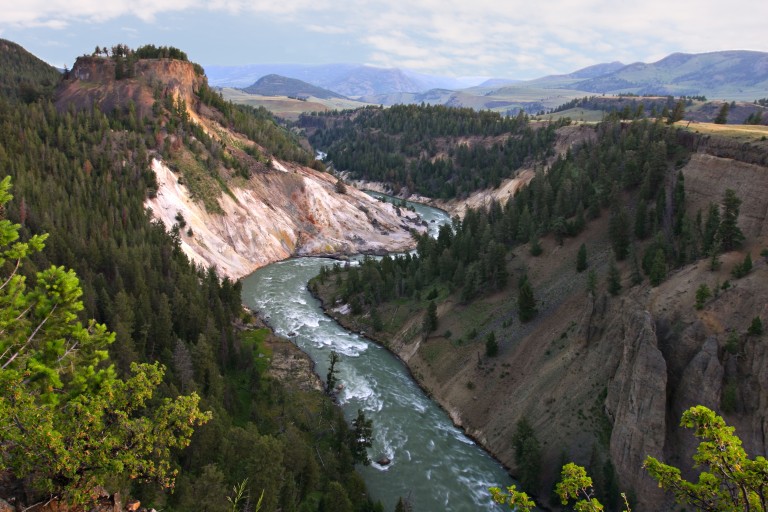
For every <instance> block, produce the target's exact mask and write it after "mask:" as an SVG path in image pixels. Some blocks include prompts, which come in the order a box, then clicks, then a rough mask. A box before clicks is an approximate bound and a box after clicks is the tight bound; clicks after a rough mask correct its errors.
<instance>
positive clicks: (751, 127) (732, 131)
mask: <svg viewBox="0 0 768 512" xmlns="http://www.w3.org/2000/svg"><path fill="white" fill-rule="evenodd" d="M675 126H677V127H679V128H684V129H686V130H689V131H692V132H699V133H705V134H710V135H719V136H722V137H728V138H729V139H735V140H737V141H739V142H758V141H764V140H765V139H764V138H763V137H768V126H764V125H755V124H714V123H689V122H688V121H679V122H677V123H675Z"/></svg>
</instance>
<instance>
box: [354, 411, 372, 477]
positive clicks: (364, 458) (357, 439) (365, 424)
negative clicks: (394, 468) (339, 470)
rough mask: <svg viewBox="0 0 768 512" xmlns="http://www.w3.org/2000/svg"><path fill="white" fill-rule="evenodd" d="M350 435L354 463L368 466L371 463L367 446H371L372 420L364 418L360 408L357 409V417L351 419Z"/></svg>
mask: <svg viewBox="0 0 768 512" xmlns="http://www.w3.org/2000/svg"><path fill="white" fill-rule="evenodd" d="M350 435H351V439H350V445H351V451H352V458H353V459H354V461H355V462H356V463H359V464H362V465H364V466H368V465H369V464H370V463H371V459H370V458H369V457H368V448H370V447H371V446H373V420H369V419H368V418H366V417H365V413H364V412H363V411H362V409H358V410H357V417H356V418H355V419H354V420H352V432H351V433H350Z"/></svg>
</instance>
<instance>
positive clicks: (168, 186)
mask: <svg viewBox="0 0 768 512" xmlns="http://www.w3.org/2000/svg"><path fill="white" fill-rule="evenodd" d="M275 165H276V166H279V167H280V169H272V170H269V171H266V172H264V173H260V174H259V175H256V176H254V177H252V178H251V180H250V181H249V182H248V183H247V185H246V186H243V187H232V188H231V192H232V195H229V194H222V195H221V197H220V198H219V205H220V206H221V208H222V210H223V213H221V214H219V213H210V212H208V211H206V209H205V207H204V206H203V205H202V204H200V203H199V202H196V201H195V200H194V199H192V197H191V195H190V193H189V191H188V189H187V188H186V187H185V186H184V185H182V184H180V183H179V177H178V176H177V175H176V174H174V173H173V172H172V171H171V169H170V168H169V167H168V166H166V165H164V164H163V162H162V161H160V160H158V159H155V160H153V161H152V170H153V171H154V172H155V175H156V176H157V182H158V185H159V188H158V191H157V195H156V197H154V198H151V199H148V200H147V203H146V206H147V207H148V208H150V209H151V210H152V215H153V216H154V217H155V218H157V219H159V220H160V221H162V222H163V223H164V224H165V226H166V227H167V228H168V229H169V230H170V229H172V228H173V226H174V225H175V224H178V222H179V221H178V217H179V216H180V217H181V218H183V219H184V221H185V223H186V226H185V227H184V228H182V229H181V230H180V241H181V247H182V249H183V250H184V252H185V253H186V254H187V256H189V257H190V258H191V259H192V260H193V261H195V262H197V263H199V264H203V265H206V266H213V267H215V268H216V269H217V270H218V271H219V273H220V274H221V275H225V276H229V277H231V278H239V277H242V276H244V275H247V274H249V273H251V272H253V271H254V270H256V269H257V268H259V267H262V266H264V265H267V264H269V263H273V262H275V261H279V260H283V259H286V258H289V257H291V256H309V255H328V256H333V255H341V254H356V253H361V252H367V253H382V252H385V251H402V250H405V249H408V248H410V247H412V246H413V238H412V236H411V234H410V230H411V229H420V228H419V226H418V225H417V224H416V222H415V220H416V218H415V216H414V215H411V217H408V216H406V215H405V214H404V215H403V216H398V214H397V212H396V210H395V209H394V207H392V205H390V204H388V203H383V202H380V201H376V200H375V199H373V198H372V197H370V196H369V195H367V194H364V193H362V192H360V191H358V190H356V189H354V188H352V187H348V188H347V191H346V193H344V194H340V193H338V192H336V191H335V189H334V185H335V178H333V177H332V176H331V175H329V174H327V173H321V172H318V171H315V170H313V169H309V168H306V167H302V166H299V165H294V164H289V163H285V162H284V163H279V162H277V163H276V164H275Z"/></svg>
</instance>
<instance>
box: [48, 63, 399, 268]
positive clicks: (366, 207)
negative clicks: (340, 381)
mask: <svg viewBox="0 0 768 512" xmlns="http://www.w3.org/2000/svg"><path fill="white" fill-rule="evenodd" d="M152 84H154V85H152ZM158 84H161V87H162V89H161V90H163V95H164V96H165V98H166V100H165V104H166V105H167V107H168V108H169V109H170V110H171V112H175V113H176V115H181V116H182V122H181V123H177V122H176V121H175V120H174V119H172V118H167V117H164V116H160V117H159V118H156V121H155V122H156V123H157V127H158V130H159V133H161V134H164V135H165V136H166V137H167V139H166V141H165V142H164V144H163V147H164V149H163V151H162V152H161V153H160V154H158V155H156V156H155V157H154V159H153V163H152V170H153V171H154V172H155V173H156V176H157V190H156V193H154V194H153V196H154V197H151V198H149V199H148V200H147V203H146V205H147V207H149V208H151V209H152V212H153V215H154V216H155V217H156V218H157V219H159V220H162V221H163V223H164V224H165V225H166V227H167V228H168V229H171V228H172V227H173V226H174V225H176V224H182V227H184V223H186V228H185V229H182V230H181V231H180V234H181V244H182V248H183V249H184V251H185V252H186V253H187V255H188V256H189V257H190V258H192V259H193V260H194V261H196V262H199V263H202V264H205V265H206V266H207V265H215V266H216V267H217V268H218V270H219V272H220V273H222V274H223V275H227V276H229V277H233V278H238V277H241V276H243V275H246V274H248V273H250V272H252V271H253V270H255V269H256V268H259V267H260V266H263V265H266V264H268V263H272V262H274V261H278V260H281V259H285V258H287V257H290V256H291V255H298V254H314V255H317V254H326V255H329V254H341V253H358V252H381V251H384V250H390V249H395V250H397V249H402V248H406V247H408V246H409V245H410V244H411V243H412V242H411V238H410V228H411V227H412V226H411V225H409V224H407V223H406V222H404V221H403V219H401V218H400V217H398V216H397V215H396V213H395V210H394V209H393V208H392V207H391V205H384V204H382V203H380V202H378V201H374V200H373V199H371V198H370V197H369V196H367V195H366V194H362V193H360V192H358V191H357V190H354V189H352V188H350V189H349V191H348V193H346V194H339V193H337V192H335V190H334V185H335V182H336V179H335V178H333V177H332V176H330V175H329V174H327V173H324V172H321V171H317V170H315V169H312V168H310V167H306V165H307V164H310V163H311V162H312V160H313V159H312V158H311V157H310V156H309V155H308V154H307V153H306V152H304V151H303V150H301V149H300V148H298V146H295V142H293V141H292V140H290V137H289V136H288V135H287V132H286V133H285V134H283V132H281V130H280V129H279V128H278V127H277V126H276V125H275V123H274V121H272V120H271V118H270V116H269V115H268V114H266V112H265V111H262V112H261V113H259V116H261V117H262V121H261V123H262V125H261V126H254V125H249V124H247V123H252V121H248V120H247V119H246V118H244V117H242V115H243V114H241V113H239V112H237V111H235V110H233V107H231V106H230V107H226V104H223V103H217V102H221V99H218V100H217V99H216V97H215V96H212V95H215V93H212V92H206V94H207V95H208V96H207V97H208V98H211V99H209V100H208V101H209V103H206V102H204V101H203V100H202V99H201V98H200V97H199V96H198V94H199V93H200V91H208V89H207V85H206V83H205V78H204V77H203V76H201V75H199V74H198V73H197V72H196V71H195V69H194V68H193V65H192V64H191V63H188V62H184V61H179V60H167V59H166V60H164V59H157V60H140V61H138V62H137V63H136V64H135V70H134V77H133V78H127V79H123V80H119V81H116V80H115V79H114V63H113V61H112V60H110V59H105V58H100V57H83V58H80V59H78V61H77V62H76V63H75V65H74V66H73V69H72V71H71V73H70V78H69V79H68V80H66V81H65V82H64V84H63V85H62V87H61V88H60V90H59V92H58V94H57V98H56V104H57V106H58V107H59V108H60V109H61V110H66V109H68V108H69V107H70V106H75V107H76V108H86V107H87V106H88V105H99V106H101V108H103V109H105V110H106V111H112V110H116V109H117V110H118V111H123V112H125V113H126V115H127V116H129V117H130V116H134V115H135V116H136V117H138V118H141V117H145V116H148V115H151V114H152V112H153V111H156V110H157V108H158V101H157V100H156V99H155V96H156V94H157V91H158ZM219 105H220V106H219ZM217 107H219V108H217ZM131 109H133V110H134V111H135V114H131ZM221 109H224V110H226V109H229V110H230V112H229V114H228V115H229V116H230V117H232V118H233V119H232V120H233V121H235V124H237V121H238V120H239V121H240V123H241V124H242V126H236V127H235V128H234V129H232V128H230V123H229V122H225V119H224V117H222V112H221ZM257 112H258V111H257ZM226 115H227V114H225V116H226ZM132 119H134V120H135V122H138V119H135V118H132ZM230 122H231V121H230ZM270 132H271V134H270ZM251 134H261V135H262V138H261V140H260V143H255V142H254V141H253V140H251V139H249V138H248V137H249V135H251ZM267 135H269V136H271V137H273V139H272V140H271V142H270V139H269V138H267V137H265V136H267ZM209 153H210V154H212V155H213V154H218V155H219V156H218V158H215V160H213V159H212V158H211V156H207V154H209ZM217 160H218V162H219V163H217V164H214V162H216V161H217ZM290 160H293V161H290ZM297 162H298V163H297ZM179 218H183V219H184V222H183V223H182V222H181V221H179V220H178V219H179Z"/></svg>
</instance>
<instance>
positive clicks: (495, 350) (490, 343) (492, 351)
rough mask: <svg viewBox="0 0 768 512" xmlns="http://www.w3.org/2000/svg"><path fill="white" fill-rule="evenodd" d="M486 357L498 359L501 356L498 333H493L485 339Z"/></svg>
mask: <svg viewBox="0 0 768 512" xmlns="http://www.w3.org/2000/svg"><path fill="white" fill-rule="evenodd" d="M485 355H486V356H488V357H496V356H497V355H499V344H498V342H497V341H496V333H495V332H494V331H491V332H489V333H488V336H486V338H485Z"/></svg>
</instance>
